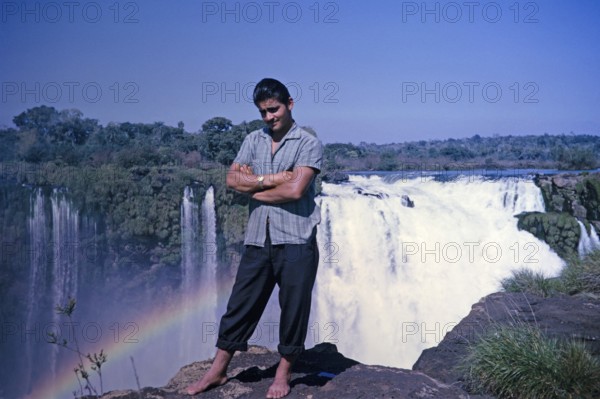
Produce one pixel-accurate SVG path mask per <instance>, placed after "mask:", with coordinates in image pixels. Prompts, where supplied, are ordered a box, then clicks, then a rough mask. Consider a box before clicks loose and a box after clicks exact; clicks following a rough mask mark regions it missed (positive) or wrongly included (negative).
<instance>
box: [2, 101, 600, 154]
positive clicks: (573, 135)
mask: <svg viewBox="0 0 600 399" xmlns="http://www.w3.org/2000/svg"><path fill="white" fill-rule="evenodd" d="M42 105H46V106H50V107H52V105H47V104H40V105H39V106H42ZM37 106H38V105H36V106H35V107H37ZM35 107H33V108H35ZM28 110H29V109H27V110H23V111H22V112H26V111H28ZM56 110H57V111H59V112H60V111H62V109H56ZM70 110H73V108H71V109H70ZM75 110H78V109H76V108H75ZM78 111H80V110H78ZM17 115H18V114H17ZM17 115H15V116H14V117H16V116H17ZM14 117H13V118H14ZM219 117H223V118H226V119H229V118H227V117H225V116H219ZM82 118H84V119H95V120H97V121H98V124H99V125H100V126H102V127H106V126H107V125H109V124H111V123H117V124H121V123H132V124H138V123H140V124H150V125H152V124H155V123H163V124H164V125H165V126H169V127H173V128H174V127H177V123H175V124H173V125H170V124H167V123H165V122H163V121H152V122H131V121H121V122H114V121H109V122H107V123H102V121H100V120H98V119H97V118H94V117H92V116H88V115H85V114H82ZM212 118H217V116H213V117H211V118H209V119H207V120H206V121H208V120H210V119H212ZM256 120H260V119H258V118H257V119H256ZM11 121H12V119H11ZM206 121H204V122H206ZM251 121H252V120H243V121H241V122H239V123H235V121H232V123H233V125H234V126H235V125H241V124H242V123H249V122H251ZM204 122H203V123H204ZM11 124H12V126H6V125H0V130H3V129H17V130H18V128H17V127H16V125H15V124H14V123H13V122H11ZM302 127H311V128H312V126H309V125H303V126H302ZM183 131H184V133H186V134H192V135H194V134H201V133H202V130H201V128H200V130H198V131H188V130H186V128H185V126H184V127H183ZM316 133H317V136H318V137H319V138H320V139H321V141H322V142H323V144H324V145H327V144H352V145H354V146H357V147H360V146H362V145H367V146H369V145H377V146H385V145H394V144H410V143H419V142H421V141H426V142H435V141H449V140H470V139H474V138H475V137H476V136H479V138H481V139H494V138H500V139H502V138H510V137H520V138H526V137H540V136H550V137H559V136H570V137H575V136H590V137H597V136H600V132H599V133H597V134H589V133H575V132H573V131H570V132H569V133H560V134H550V133H539V134H529V133H525V134H522V135H514V134H507V135H503V134H498V133H493V134H491V135H489V136H484V135H480V134H473V135H472V136H464V137H435V138H429V139H416V138H415V139H412V140H406V141H394V142H386V143H376V142H368V141H365V140H362V141H360V142H358V143H357V142H348V141H325V140H322V138H321V137H320V136H319V132H318V131H316Z"/></svg>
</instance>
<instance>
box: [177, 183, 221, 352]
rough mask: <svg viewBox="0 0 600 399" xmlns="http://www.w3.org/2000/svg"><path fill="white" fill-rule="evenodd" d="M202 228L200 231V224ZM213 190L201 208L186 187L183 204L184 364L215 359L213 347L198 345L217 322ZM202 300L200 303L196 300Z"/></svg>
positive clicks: (182, 334)
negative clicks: (206, 329) (207, 327)
mask: <svg viewBox="0 0 600 399" xmlns="http://www.w3.org/2000/svg"><path fill="white" fill-rule="evenodd" d="M199 220H201V224H202V228H201V229H200V222H199ZM216 225H217V220H216V214H215V195H214V189H213V187H212V186H211V187H209V188H208V190H207V191H206V195H205V197H204V201H203V202H202V206H201V218H200V215H199V211H198V205H197V204H196V203H195V202H194V191H193V189H192V188H191V187H186V188H185V191H184V195H183V200H182V203H181V272H182V275H181V277H182V280H181V288H182V289H181V291H182V292H181V293H182V303H183V307H184V309H185V314H186V315H187V317H186V318H185V319H184V321H183V323H182V325H181V336H182V339H181V345H180V355H181V360H182V361H183V362H184V363H182V364H187V363H189V362H192V361H196V360H198V359H204V358H207V357H210V356H212V354H213V352H214V348H206V346H203V345H199V338H200V337H201V336H202V333H203V330H202V329H203V323H211V328H212V327H213V325H214V323H215V317H216V316H215V312H216V309H217V251H216V242H217V232H216ZM198 297H200V298H201V302H200V301H198V300H197V298H198Z"/></svg>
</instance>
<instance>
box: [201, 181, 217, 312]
mask: <svg viewBox="0 0 600 399" xmlns="http://www.w3.org/2000/svg"><path fill="white" fill-rule="evenodd" d="M201 248H202V265H203V267H202V273H201V278H200V281H202V282H203V283H202V285H203V287H204V288H203V289H204V290H205V291H206V297H205V298H206V300H205V304H206V306H204V307H205V308H206V309H207V310H208V312H207V313H206V315H205V319H204V321H205V322H209V323H210V322H214V321H215V319H216V317H217V314H218V313H219V312H218V309H219V306H218V298H217V215H216V212H215V190H214V188H213V187H212V186H211V187H209V188H208V190H206V195H205V197H204V202H202V247H201Z"/></svg>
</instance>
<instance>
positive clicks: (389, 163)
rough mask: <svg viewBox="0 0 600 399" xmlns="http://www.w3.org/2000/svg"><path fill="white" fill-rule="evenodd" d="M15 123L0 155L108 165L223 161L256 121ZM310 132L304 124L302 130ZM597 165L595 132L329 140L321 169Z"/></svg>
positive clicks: (34, 111) (37, 116)
mask: <svg viewBox="0 0 600 399" xmlns="http://www.w3.org/2000/svg"><path fill="white" fill-rule="evenodd" d="M13 122H14V124H15V126H16V129H15V128H4V129H0V159H1V160H2V161H23V162H28V163H42V162H48V161H53V162H59V163H62V164H66V165H72V166H77V165H93V166H99V165H103V164H115V165H117V166H120V167H124V168H130V167H133V166H146V167H148V166H160V165H163V166H165V165H170V166H176V165H181V166H188V167H194V166H197V165H198V163H203V164H207V163H208V164H210V163H214V164H215V166H218V165H226V166H227V165H229V164H231V162H232V161H233V159H234V158H235V155H236V153H237V151H238V149H239V147H240V145H241V143H242V140H243V138H244V137H245V136H246V135H247V134H248V133H250V132H251V131H253V130H256V129H259V128H261V127H263V126H264V123H263V122H262V121H261V120H252V121H250V122H246V121H244V122H242V123H240V124H234V123H233V122H232V121H231V120H229V119H227V118H225V117H214V118H211V119H209V120H207V121H206V122H205V123H204V124H203V125H202V128H201V129H200V130H199V131H197V132H188V131H186V130H185V127H184V124H183V122H179V123H178V125H177V126H176V127H174V126H168V125H166V124H164V123H163V122H154V123H130V122H123V123H112V122H111V123H108V124H107V125H106V126H102V125H101V124H100V123H98V120H96V119H91V118H87V117H84V116H83V114H82V113H81V111H79V110H76V109H65V110H57V109H55V108H54V107H49V106H45V105H42V106H39V107H34V108H31V109H28V110H26V111H24V112H22V113H20V114H19V115H17V116H15V117H14V118H13ZM308 129H309V130H311V131H312V129H311V128H308ZM598 166H600V137H599V136H594V135H581V134H578V135H576V134H569V135H565V134H563V135H548V134H544V135H526V136H494V137H481V136H480V135H474V136H472V137H470V138H462V139H452V138H449V139H445V140H420V141H411V142H402V143H390V144H374V143H366V142H361V143H359V144H352V143H329V144H326V145H325V146H324V167H323V169H324V171H325V172H327V171H358V170H361V171H369V170H383V171H393V170H406V169H407V168H408V169H410V168H419V169H439V168H443V169H450V170H452V169H454V170H456V169H470V168H473V167H478V168H552V169H567V170H569V169H570V170H583V169H594V168H597V167H598Z"/></svg>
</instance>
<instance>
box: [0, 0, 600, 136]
mask: <svg viewBox="0 0 600 399" xmlns="http://www.w3.org/2000/svg"><path fill="white" fill-rule="evenodd" d="M0 11H1V15H0V29H1V30H2V34H1V35H0V54H2V61H0V81H1V84H2V93H1V100H0V101H1V102H2V104H1V107H0V126H12V118H13V117H14V116H15V115H17V114H19V113H20V112H22V111H24V110H26V109H27V108H31V107H34V106H37V105H42V104H46V105H51V106H54V107H56V108H58V109H63V108H77V109H80V110H81V111H82V112H83V113H84V115H85V116H87V117H91V118H96V119H99V120H100V122H101V123H103V124H106V123H108V122H110V121H115V122H124V121H130V122H149V123H150V122H155V121H162V122H165V123H166V124H169V125H176V124H177V122H179V121H183V122H184V123H185V127H186V130H188V131H197V130H198V129H199V128H200V127H201V125H202V123H203V122H204V121H206V120H207V119H209V118H211V117H214V116H224V117H227V118H229V119H231V120H232V121H233V122H234V123H240V122H242V121H244V120H246V121H248V120H252V119H256V118H258V117H259V115H258V112H257V111H256V109H255V107H254V105H253V104H252V103H251V101H249V98H248V97H249V95H250V93H251V91H252V87H253V84H254V83H255V82H257V81H258V80H260V79H261V78H263V77H274V78H277V79H279V80H281V81H282V82H284V83H287V84H288V85H289V86H290V91H291V92H292V95H293V96H295V97H296V100H297V102H296V107H295V108H294V117H295V119H296V120H297V121H298V122H299V123H300V124H302V125H309V126H312V127H314V128H315V129H316V130H317V132H318V134H319V136H320V137H321V139H322V140H323V141H324V142H353V143H359V142H361V141H365V142H375V143H390V142H403V141H413V140H421V139H446V138H450V137H454V138H459V137H470V136H472V135H474V134H479V135H482V136H491V135H495V134H498V135H509V134H510V135H521V134H544V133H549V134H563V133H564V134H570V132H574V133H577V134H600V112H598V110H600V77H599V73H598V71H600V24H598V23H597V21H598V18H599V17H600V2H599V1H597V0H577V1H572V0H571V1H567V0H564V1H563V0H544V1H536V2H530V1H514V0H510V1H503V0H497V1H455V2H452V1H437V2H436V1H373V2H370V3H369V2H366V1H343V2H342V1H339V0H338V1H314V0H311V1H285V0H282V1H244V2H235V1H199V0H177V1H166V0H164V1H158V0H150V1H147V0H145V1H143V2H142V1H132V2H130V1H85V0H84V1H77V2H71V1H24V2H23V1H2V8H1V10H0Z"/></svg>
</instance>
